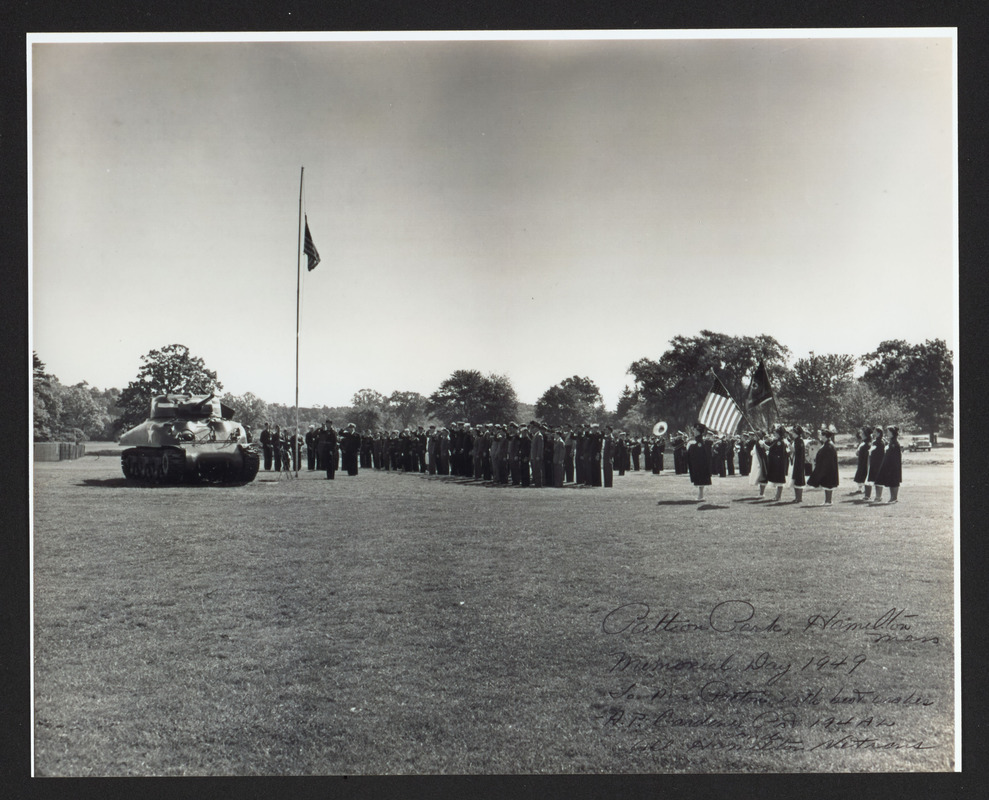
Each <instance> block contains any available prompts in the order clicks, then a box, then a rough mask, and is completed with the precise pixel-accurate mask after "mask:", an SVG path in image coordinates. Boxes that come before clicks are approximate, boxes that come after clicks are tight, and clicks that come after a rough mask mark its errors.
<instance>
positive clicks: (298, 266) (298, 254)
mask: <svg viewBox="0 0 989 800" xmlns="http://www.w3.org/2000/svg"><path fill="white" fill-rule="evenodd" d="M305 174H306V168H305V166H303V167H302V169H301V170H300V172H299V238H298V241H297V242H296V244H295V434H294V435H295V443H294V444H293V443H292V439H291V437H290V438H289V446H290V447H291V448H292V461H293V462H294V466H295V477H296V478H298V477H299V458H298V456H299V453H300V452H301V449H302V448H301V447H299V314H300V304H299V298H300V296H301V294H302V291H301V288H302V185H303V178H304V177H305Z"/></svg>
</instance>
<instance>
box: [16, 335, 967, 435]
mask: <svg viewBox="0 0 989 800" xmlns="http://www.w3.org/2000/svg"><path fill="white" fill-rule="evenodd" d="M791 357H792V354H791V352H790V350H789V349H788V348H787V347H785V346H783V345H782V344H780V343H779V342H778V341H776V339H774V338H773V337H771V336H766V335H761V336H754V337H750V336H728V335H726V334H722V333H715V332H712V331H706V330H704V331H701V332H700V333H699V334H698V335H697V336H675V337H674V338H673V339H672V340H671V341H670V347H669V348H668V349H667V350H666V351H665V352H664V353H663V354H662V355H661V356H660V357H659V358H658V359H650V358H642V359H639V360H637V361H635V362H633V363H632V364H631V365H630V366H629V368H628V371H627V372H628V374H629V375H630V376H631V378H632V382H631V384H630V385H627V386H626V387H625V389H624V390H623V391H622V393H621V396H620V397H619V398H618V400H617V403H616V405H615V408H614V410H613V411H609V410H608V408H607V407H606V406H605V403H604V399H603V397H602V395H601V391H600V389H599V388H598V386H597V385H596V384H595V382H594V381H593V380H592V379H591V378H588V377H585V376H579V375H574V376H571V377H567V378H564V379H562V380H561V381H560V382H559V383H556V384H554V385H553V386H550V387H549V388H548V389H546V391H545V392H544V393H543V394H542V395H541V396H540V397H539V399H538V400H537V401H536V403H535V405H534V406H530V405H527V404H524V403H520V402H519V400H518V397H517V396H516V393H515V389H514V388H513V387H512V384H511V381H510V380H509V379H508V378H507V377H506V376H504V375H496V374H488V375H485V374H483V373H482V372H480V371H478V370H467V369H465V370H456V371H454V372H453V373H452V374H451V375H450V377H449V378H447V379H446V380H444V381H443V382H442V383H441V384H440V386H439V387H438V388H437V389H436V390H435V391H434V392H433V393H432V394H430V395H429V396H424V395H422V394H419V393H418V392H413V391H401V390H400V391H393V392H391V393H390V394H388V395H385V394H383V393H381V392H379V391H376V390H374V389H361V390H360V391H358V392H356V393H355V394H354V396H353V398H352V399H351V404H350V405H349V406H343V407H329V406H314V407H306V408H301V407H300V408H299V412H298V418H299V423H300V425H301V426H302V427H307V426H308V425H310V424H319V423H321V422H323V421H324V420H326V419H332V420H334V421H335V422H336V421H342V422H345V423H347V422H353V423H354V424H355V425H356V426H357V427H358V429H359V430H378V429H387V430H396V429H397V430H402V429H404V428H407V427H415V426H417V425H429V424H435V425H437V426H441V425H446V424H448V423H450V422H452V421H454V420H463V421H468V422H470V423H472V424H479V423H487V422H507V421H512V420H514V421H521V422H528V421H529V420H530V419H533V418H534V419H538V420H539V421H541V422H543V423H545V424H548V425H552V426H557V425H563V424H574V423H579V422H597V423H599V424H602V425H606V424H610V425H614V426H615V427H616V428H620V429H622V430H626V431H629V432H630V433H632V434H634V435H645V434H647V433H648V432H649V431H650V430H651V428H652V426H653V424H654V423H655V422H656V421H658V420H665V421H666V422H667V423H668V425H669V426H670V428H671V429H672V430H686V429H687V427H688V426H689V425H690V424H691V423H692V422H693V421H694V420H695V419H696V416H697V411H698V409H699V407H700V404H701V401H702V400H703V398H704V396H705V395H706V393H707V392H708V390H709V389H710V387H711V384H712V381H713V377H712V375H716V376H717V377H718V378H719V379H720V380H721V381H722V383H723V384H724V385H725V387H726V388H727V389H728V390H729V392H730V393H731V394H732V396H733V397H734V398H735V399H736V400H737V401H739V403H740V404H742V406H743V408H744V398H745V396H746V392H747V390H748V382H749V380H750V378H751V376H752V374H753V372H754V371H755V369H756V367H757V366H758V365H759V364H760V363H763V364H765V367H766V370H767V372H768V374H769V377H770V382H771V384H772V388H773V391H774V394H775V397H776V406H775V408H774V409H773V412H774V413H773V416H772V417H769V418H767V416H766V415H765V414H764V413H757V412H753V413H752V414H751V415H750V419H749V420H748V421H749V423H750V424H752V425H755V426H765V425H766V424H768V422H769V421H770V419H773V418H778V419H779V420H781V421H783V422H790V423H800V424H803V425H805V426H809V427H811V428H817V427H822V426H825V425H834V426H835V427H836V428H838V430H841V431H852V430H855V429H857V428H861V427H862V426H864V425H889V424H897V425H900V426H901V428H904V429H907V430H919V431H922V432H925V433H933V432H941V433H942V434H945V435H950V434H951V433H952V429H951V428H952V424H953V413H954V406H953V377H954V373H953V353H952V352H951V350H949V349H948V347H947V345H946V344H945V342H944V341H943V340H941V339H934V340H928V341H925V342H922V343H919V344H910V343H908V342H906V341H903V340H887V341H883V342H881V343H880V344H879V346H878V347H877V348H876V349H875V350H873V351H872V352H869V353H865V354H864V355H861V356H858V357H855V356H851V355H842V354H826V355H818V354H815V353H813V352H811V353H810V354H809V355H808V356H807V357H805V358H799V359H796V360H795V361H793V362H792V363H791ZM33 358H34V382H33V383H34V439H35V441H55V440H62V441H85V440H113V439H115V438H116V437H117V436H119V435H120V434H121V433H122V432H123V431H125V430H127V429H128V428H130V427H132V426H133V425H136V424H138V423H140V422H141V421H143V420H144V419H145V418H146V417H147V414H148V410H149V407H150V401H151V398H152V397H154V396H155V395H158V394H165V393H168V392H184V393H188V394H208V393H210V392H215V393H216V394H217V395H218V396H219V397H220V399H221V401H222V402H223V403H225V404H226V405H228V406H230V407H231V408H233V409H235V411H236V419H238V420H239V421H240V422H242V423H243V424H245V425H247V426H248V427H250V428H252V429H254V430H258V429H260V427H261V426H262V425H263V424H264V423H265V422H270V423H272V424H273V425H279V426H282V427H285V426H288V427H294V425H295V421H296V411H295V407H294V406H286V405H283V404H279V403H267V402H265V401H264V400H263V399H261V398H260V397H258V396H257V395H255V394H253V393H251V392H247V393H245V394H242V395H233V394H231V393H229V392H228V393H225V394H221V392H222V389H223V384H222V383H221V382H220V381H219V379H218V376H217V374H216V373H215V372H214V371H212V370H210V369H208V368H207V367H206V364H205V363H204V361H203V359H201V358H199V357H196V356H193V355H192V353H191V352H190V351H189V348H188V347H186V346H185V345H181V344H170V345H166V346H165V347H162V348H161V349H157V350H152V351H150V352H149V353H147V354H146V355H144V356H141V361H142V364H141V367H140V369H139V370H138V373H137V376H136V378H135V379H134V380H133V381H131V382H130V383H129V384H128V385H127V386H126V387H125V388H124V389H123V390H119V389H116V388H113V389H106V390H100V389H97V388H95V387H91V386H89V385H88V383H86V382H82V383H79V384H76V385H74V386H64V385H62V384H61V383H60V382H59V380H58V378H57V377H55V376H54V375H51V374H48V373H47V372H46V371H45V364H44V362H43V361H41V359H40V358H39V357H38V354H37V353H34V354H33ZM856 368H860V369H861V375H859V376H858V377H856V375H855V373H856ZM743 425H744V423H743Z"/></svg>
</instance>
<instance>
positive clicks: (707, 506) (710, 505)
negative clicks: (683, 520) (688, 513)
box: [697, 503, 728, 511]
mask: <svg viewBox="0 0 989 800" xmlns="http://www.w3.org/2000/svg"><path fill="white" fill-rule="evenodd" d="M718 508H720V509H727V508H728V506H719V505H717V504H716V503H704V505H702V506H697V510H698V511H714V510H715V509H718Z"/></svg>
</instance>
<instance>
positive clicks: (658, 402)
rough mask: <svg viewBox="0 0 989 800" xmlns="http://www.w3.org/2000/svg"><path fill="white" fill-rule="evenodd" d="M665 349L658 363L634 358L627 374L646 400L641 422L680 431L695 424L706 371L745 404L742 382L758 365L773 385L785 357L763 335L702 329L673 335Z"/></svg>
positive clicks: (785, 351)
mask: <svg viewBox="0 0 989 800" xmlns="http://www.w3.org/2000/svg"><path fill="white" fill-rule="evenodd" d="M670 345H671V348H670V349H669V350H667V351H666V352H665V353H663V355H662V356H660V358H659V360H658V361H654V360H652V359H648V358H642V359H639V360H638V361H635V362H633V363H632V365H631V366H630V367H629V369H628V372H629V373H630V374H631V375H632V376H633V378H634V379H635V385H636V391H637V392H638V395H639V397H640V398H642V399H643V400H645V401H646V412H645V415H646V417H647V418H655V419H665V420H667V421H668V422H669V424H670V427H671V428H673V429H674V430H677V429H685V428H686V427H687V426H688V425H690V424H691V423H692V422H694V421H695V420H696V419H697V412H698V411H699V410H700V407H701V403H702V402H703V401H704V397H705V396H706V395H707V392H708V390H709V389H710V388H711V382H712V379H711V370H714V371H715V373H716V374H717V376H718V377H719V378H721V380H722V382H723V383H724V384H725V388H727V389H728V391H729V392H730V393H731V394H732V396H733V397H734V398H735V399H736V400H737V401H738V402H739V404H740V405H744V397H745V390H746V387H747V383H746V381H747V379H748V377H750V376H751V373H752V372H754V371H755V368H756V367H757V366H758V365H759V362H760V361H764V362H765V364H766V370H767V371H768V373H769V376H770V379H771V380H772V381H773V383H774V385H776V386H778V385H779V384H780V382H781V378H782V377H783V376H784V375H785V373H786V362H787V359H788V358H789V355H790V351H789V349H788V348H786V347H784V346H783V345H781V344H780V343H779V342H778V341H776V339H774V338H773V337H772V336H766V335H761V336H754V337H753V336H728V335H726V334H723V333H714V332H712V331H706V330H705V331H701V332H700V335H698V336H690V337H686V336H675V337H673V339H671V340H670Z"/></svg>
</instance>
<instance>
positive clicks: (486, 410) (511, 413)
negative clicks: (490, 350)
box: [428, 370, 518, 423]
mask: <svg viewBox="0 0 989 800" xmlns="http://www.w3.org/2000/svg"><path fill="white" fill-rule="evenodd" d="M428 411H429V412H430V413H432V414H435V415H436V417H437V418H439V419H441V420H444V421H446V422H451V421H453V420H465V421H467V422H470V423H482V422H501V421H505V420H514V419H515V416H516V414H517V411H518V398H517V397H516V395H515V390H514V389H513V388H512V384H511V381H509V380H508V378H507V377H505V376H503V375H488V376H484V375H482V374H481V373H480V372H478V371H477V370H457V371H456V372H454V373H453V374H452V375H450V377H449V378H447V379H446V380H445V381H443V383H441V384H440V387H439V388H438V389H437V390H436V391H435V392H433V393H432V394H431V395H430V396H429V400H428Z"/></svg>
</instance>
